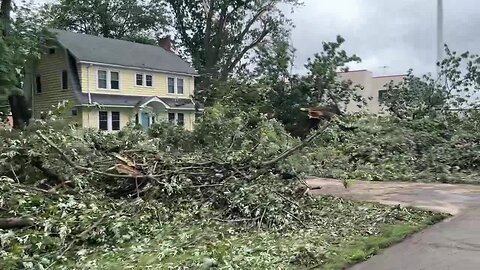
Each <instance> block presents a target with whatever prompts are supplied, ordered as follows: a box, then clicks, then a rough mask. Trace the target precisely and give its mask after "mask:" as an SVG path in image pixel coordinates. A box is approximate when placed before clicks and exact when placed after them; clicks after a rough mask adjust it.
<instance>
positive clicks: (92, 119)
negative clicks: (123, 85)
mask: <svg viewBox="0 0 480 270" xmlns="http://www.w3.org/2000/svg"><path fill="white" fill-rule="evenodd" d="M99 111H108V112H109V113H111V112H112V111H113V112H120V129H123V128H124V127H125V126H126V125H128V123H129V122H130V121H131V120H134V118H133V117H134V114H133V110H132V109H125V108H105V109H103V110H99V109H97V108H88V107H84V108H83V110H82V126H83V127H84V128H95V129H98V112H99Z"/></svg>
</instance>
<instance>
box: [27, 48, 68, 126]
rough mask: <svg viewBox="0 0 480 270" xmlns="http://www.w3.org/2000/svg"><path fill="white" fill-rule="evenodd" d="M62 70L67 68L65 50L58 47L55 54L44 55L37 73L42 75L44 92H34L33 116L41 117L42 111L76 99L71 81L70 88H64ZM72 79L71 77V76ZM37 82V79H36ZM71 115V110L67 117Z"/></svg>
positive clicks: (50, 109)
mask: <svg viewBox="0 0 480 270" xmlns="http://www.w3.org/2000/svg"><path fill="white" fill-rule="evenodd" d="M62 70H67V62H66V59H65V51H64V50H62V49H61V48H57V49H56V50H55V53H54V54H46V55H44V56H43V57H42V58H41V59H40V60H39V62H38V64H37V70H36V75H40V80H41V83H42V93H37V92H36V87H34V93H33V114H34V115H33V116H34V118H40V115H41V113H42V112H45V113H47V112H48V111H52V110H53V106H56V105H57V104H58V103H60V102H62V101H64V100H72V101H73V100H74V99H73V93H72V89H71V84H70V82H69V84H68V86H69V89H67V90H62V85H61V83H62V82H61V80H62ZM69 79H70V78H69ZM34 82H35V79H34ZM69 116H71V112H69V113H68V115H65V118H68V117H69Z"/></svg>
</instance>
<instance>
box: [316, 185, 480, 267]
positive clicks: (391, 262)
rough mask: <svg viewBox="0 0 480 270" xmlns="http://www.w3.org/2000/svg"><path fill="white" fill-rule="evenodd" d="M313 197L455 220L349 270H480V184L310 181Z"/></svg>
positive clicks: (429, 230)
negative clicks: (348, 185)
mask: <svg viewBox="0 0 480 270" xmlns="http://www.w3.org/2000/svg"><path fill="white" fill-rule="evenodd" d="M308 183H309V185H310V186H321V187H322V189H320V190H315V192H313V193H314V194H330V195H335V196H340V197H345V198H350V199H355V200H362V201H375V202H381V203H385V204H394V205H396V204H400V205H405V206H415V207H419V208H424V209H428V210H433V211H441V212H447V213H450V214H453V215H454V216H453V217H451V218H449V219H447V220H445V221H443V222H440V223H438V224H435V225H434V226H432V227H430V228H427V229H425V230H423V231H421V232H419V233H417V234H415V235H413V236H412V237H410V238H408V239H406V240H405V241H403V242H401V243H399V244H396V245H394V246H392V247H389V248H387V249H385V250H384V251H382V252H381V253H379V254H377V255H375V256H373V257H372V258H370V259H369V260H367V261H365V262H362V263H360V264H357V265H355V266H353V267H351V268H350V269H351V270H446V269H451V270H480V186H473V185H450V184H423V183H391V182H355V183H354V184H353V185H352V187H351V188H349V189H347V190H345V188H343V185H342V184H341V183H340V182H338V181H336V180H329V179H312V180H309V181H308Z"/></svg>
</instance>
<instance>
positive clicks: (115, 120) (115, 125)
mask: <svg viewBox="0 0 480 270" xmlns="http://www.w3.org/2000/svg"><path fill="white" fill-rule="evenodd" d="M112 130H120V112H112Z"/></svg>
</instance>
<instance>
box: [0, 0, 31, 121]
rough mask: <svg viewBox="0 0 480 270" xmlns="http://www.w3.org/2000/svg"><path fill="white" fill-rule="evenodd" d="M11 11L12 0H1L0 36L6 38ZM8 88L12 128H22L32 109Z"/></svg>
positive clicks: (8, 34) (25, 100)
mask: <svg viewBox="0 0 480 270" xmlns="http://www.w3.org/2000/svg"><path fill="white" fill-rule="evenodd" d="M11 11H12V0H2V4H1V6H0V17H1V24H2V26H3V29H2V36H3V37H5V38H8V37H9V36H10V35H11V33H10V24H11V18H10V13H11ZM7 90H10V94H9V96H8V103H9V104H10V110H11V112H12V119H13V128H15V129H23V128H25V126H27V125H28V122H29V120H30V118H31V117H32V110H31V109H30V108H29V105H28V102H27V99H26V98H25V96H24V95H22V94H21V93H20V92H19V91H13V89H7Z"/></svg>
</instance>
